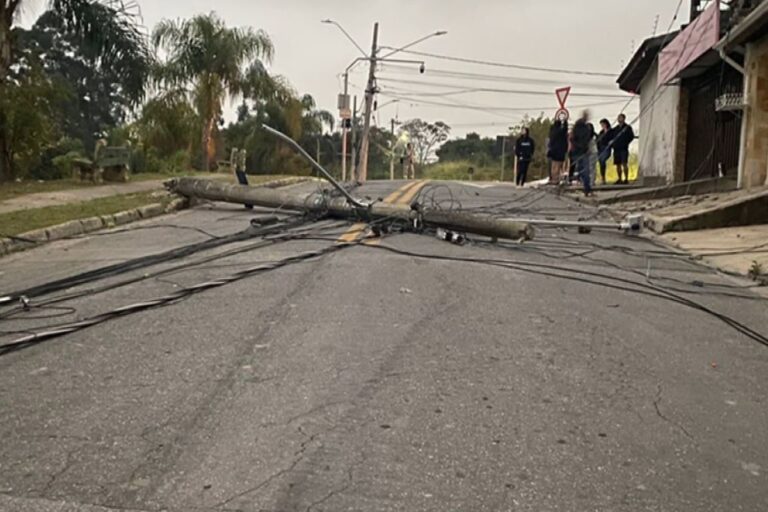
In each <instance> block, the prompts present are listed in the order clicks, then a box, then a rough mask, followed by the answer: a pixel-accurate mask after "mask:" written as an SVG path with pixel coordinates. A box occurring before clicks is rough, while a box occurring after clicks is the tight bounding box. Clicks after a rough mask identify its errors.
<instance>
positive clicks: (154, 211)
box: [138, 203, 165, 219]
mask: <svg viewBox="0 0 768 512" xmlns="http://www.w3.org/2000/svg"><path fill="white" fill-rule="evenodd" d="M138 211H139V215H141V218H142V219H150V218H152V217H157V216H158V215H162V214H163V213H165V208H163V205H162V204H160V203H156V204H148V205H147V206H142V207H141V208H139V210H138Z"/></svg>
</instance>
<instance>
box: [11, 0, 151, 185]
mask: <svg viewBox="0 0 768 512" xmlns="http://www.w3.org/2000/svg"><path fill="white" fill-rule="evenodd" d="M26 3H27V0H0V97H7V95H8V92H7V91H6V88H7V87H9V83H8V78H9V73H10V71H11V69H12V65H13V63H14V57H15V56H17V54H16V52H14V47H13V43H14V36H13V33H12V29H13V24H14V22H15V21H16V20H17V18H18V14H19V11H20V8H21V7H22V6H23V5H25V4H26ZM48 5H49V7H50V9H51V11H52V12H53V13H55V15H56V16H58V18H59V19H60V21H61V28H62V31H63V32H66V33H67V34H72V35H75V36H77V37H80V38H84V39H87V40H88V41H90V43H91V45H92V49H93V51H94V52H95V53H96V54H98V55H100V56H101V59H102V61H103V62H104V63H105V65H114V66H115V67H120V66H121V64H122V63H123V62H124V61H125V59H130V58H132V56H134V55H135V54H136V52H143V51H144V49H145V45H144V34H143V33H142V31H141V29H140V27H139V24H138V20H139V19H138V10H137V5H136V4H135V3H134V2H133V1H131V0H101V1H98V0H49V2H48ZM136 80H137V81H143V77H140V78H136ZM8 122H9V119H8V113H7V112H6V111H5V110H1V109H0V181H3V180H8V179H12V178H13V165H12V162H10V161H9V160H7V155H9V154H12V153H13V152H14V150H13V149H12V148H9V147H8V145H9V144H10V141H9V140H8V136H7V132H8V129H9V126H8Z"/></svg>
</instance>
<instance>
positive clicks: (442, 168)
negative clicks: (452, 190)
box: [422, 160, 501, 181]
mask: <svg viewBox="0 0 768 512" xmlns="http://www.w3.org/2000/svg"><path fill="white" fill-rule="evenodd" d="M470 169H472V170H473V171H474V172H470ZM422 175H423V177H424V178H427V179H432V180H473V181H494V180H498V179H499V178H500V176H501V167H500V166H499V167H487V166H479V165H478V164H477V163H476V162H473V161H470V160H456V161H451V162H438V163H435V164H432V165H428V166H426V167H425V168H424V169H423V171H422Z"/></svg>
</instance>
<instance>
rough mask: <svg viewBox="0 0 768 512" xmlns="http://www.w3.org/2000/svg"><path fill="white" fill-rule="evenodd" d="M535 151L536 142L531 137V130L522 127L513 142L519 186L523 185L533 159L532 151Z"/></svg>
mask: <svg viewBox="0 0 768 512" xmlns="http://www.w3.org/2000/svg"><path fill="white" fill-rule="evenodd" d="M534 151H536V143H535V142H534V141H533V139H532V138H531V132H530V130H529V129H528V128H523V133H522V134H521V135H520V137H519V138H518V139H517V142H515V156H516V157H517V181H516V184H517V185H518V186H520V187H522V186H523V185H525V178H526V177H527V176H528V167H530V165H531V160H533V153H534Z"/></svg>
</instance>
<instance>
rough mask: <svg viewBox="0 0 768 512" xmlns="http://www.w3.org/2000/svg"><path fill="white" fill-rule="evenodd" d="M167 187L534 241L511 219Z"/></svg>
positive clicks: (181, 181)
mask: <svg viewBox="0 0 768 512" xmlns="http://www.w3.org/2000/svg"><path fill="white" fill-rule="evenodd" d="M166 187H167V188H168V189H169V190H170V191H171V192H175V193H177V194H180V195H183V196H186V197H189V198H196V199H204V200H208V201H222V202H227V203H234V204H252V205H255V206H262V207H265V208H280V209H284V210H294V211H301V212H309V213H321V214H326V215H328V216H330V217H336V218H342V219H358V220H365V221H368V222H370V221H376V220H385V219H391V220H400V221H406V222H408V223H409V224H410V225H414V226H417V227H418V226H427V227H436V228H437V227H441V228H445V229H451V230H455V231H462V232H465V233H472V234H475V235H482V236H488V237H491V238H503V239H508V240H521V239H522V240H531V239H533V236H534V230H533V227H532V226H531V225H530V224H528V223H524V222H518V221H515V220H512V219H494V218H493V217H490V216H487V215H477V214H470V213H463V212H460V211H457V212H448V211H441V210H414V209H412V208H411V207H410V206H407V205H393V204H385V203H377V202H373V203H365V202H362V201H359V200H355V201H354V203H352V202H351V201H349V200H348V199H347V198H346V197H335V198H331V197H329V196H327V195H321V194H316V193H315V194H295V193H286V192H283V191H279V190H272V189H267V188H260V187H246V186H242V185H231V184H228V183H222V182H219V181H214V180H206V179H199V178H177V179H173V180H170V181H168V182H166ZM357 205H360V206H357Z"/></svg>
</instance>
